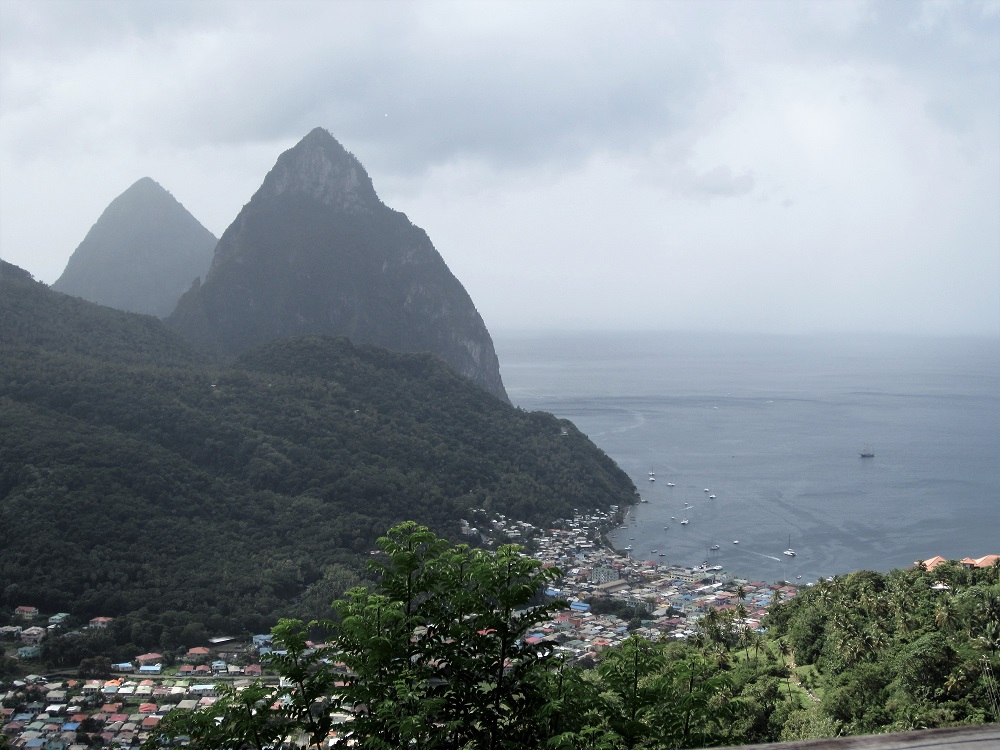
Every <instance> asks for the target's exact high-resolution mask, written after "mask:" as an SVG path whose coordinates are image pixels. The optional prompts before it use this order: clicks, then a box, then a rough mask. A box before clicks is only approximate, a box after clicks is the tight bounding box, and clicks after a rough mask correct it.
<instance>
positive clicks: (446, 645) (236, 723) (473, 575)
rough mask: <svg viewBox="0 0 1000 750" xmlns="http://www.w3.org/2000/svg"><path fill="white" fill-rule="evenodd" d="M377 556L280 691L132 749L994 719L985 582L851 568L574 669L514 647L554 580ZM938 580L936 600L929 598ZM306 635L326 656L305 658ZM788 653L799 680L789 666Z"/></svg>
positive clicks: (728, 737)
mask: <svg viewBox="0 0 1000 750" xmlns="http://www.w3.org/2000/svg"><path fill="white" fill-rule="evenodd" d="M379 547H380V549H381V551H382V552H383V555H382V556H381V557H380V558H379V559H378V560H377V561H375V562H373V564H372V566H373V568H374V573H375V578H376V587H375V589H374V590H373V591H370V590H368V589H365V588H357V589H353V590H352V591H350V592H349V593H348V595H347V597H346V598H344V599H342V600H339V601H337V602H335V604H334V610H335V615H336V616H335V618H334V619H331V620H325V621H322V622H312V623H310V624H309V625H306V624H304V623H302V622H301V621H292V620H288V621H284V622H282V624H281V625H280V626H279V627H278V628H276V629H275V635H276V638H277V640H279V641H280V642H281V643H282V644H284V646H285V647H286V648H287V654H286V655H283V656H281V657H279V658H278V659H277V660H276V661H275V662H273V664H272V666H273V668H275V669H276V671H277V672H278V673H279V674H280V675H281V676H283V677H284V678H285V679H284V680H283V682H282V685H281V686H273V685H272V686H268V685H266V684H264V683H262V682H258V683H255V684H254V685H252V686H251V687H250V688H249V689H247V690H244V691H234V690H231V689H230V690H227V691H226V693H225V694H224V696H223V698H222V699H221V700H220V701H219V702H218V703H216V704H215V705H214V706H212V707H210V708H208V709H205V710H200V711H197V712H194V713H184V712H178V713H174V714H172V715H171V716H170V717H169V718H168V719H167V721H166V722H165V723H164V724H162V725H161V728H160V731H161V734H160V735H159V736H158V737H155V738H153V739H152V740H151V741H150V742H149V743H148V744H149V746H150V747H152V746H153V745H154V744H155V743H158V742H159V743H162V742H164V741H166V739H168V738H170V737H176V736H178V735H187V736H189V737H190V738H191V739H192V740H193V741H194V744H195V745H196V746H198V747H202V748H206V749H207V750H211V749H212V748H220V749H221V748H257V749H258V750H263V748H264V747H266V746H273V745H274V744H275V743H276V742H278V741H280V740H283V739H289V738H290V739H292V740H294V741H295V743H296V744H297V745H309V746H318V745H319V744H320V743H321V742H323V741H324V740H325V739H326V738H327V737H328V736H329V735H330V734H331V733H336V734H338V735H339V736H341V737H342V736H344V735H346V734H348V733H349V734H350V736H351V738H352V739H353V740H354V741H355V742H356V743H357V746H359V747H364V748H378V749H379V750H384V749H386V748H398V747H419V748H466V749H471V748H491V749H492V748H510V749H514V748H541V747H549V748H574V749H576V748H582V749H586V748H593V749H594V750H597V749H598V748H600V749H601V750H626V749H629V750H668V749H670V748H682V747H706V746H712V745H724V744H746V743H761V742H770V741H778V740H793V739H810V738H819V737H827V736H835V735H841V734H874V733H880V732H886V731H894V730H903V729H916V728H922V727H937V726H947V725H954V724H979V723H984V722H990V721H996V720H997V718H998V717H997V715H996V707H995V705H994V704H993V702H992V699H991V697H990V695H989V694H988V693H989V691H990V686H989V684H988V682H989V678H988V677H987V676H986V674H985V671H984V670H985V669H986V665H988V664H990V663H991V662H992V663H994V664H995V663H996V661H997V656H998V653H997V652H998V647H1000V644H998V643H997V639H996V637H995V634H996V623H997V622H998V621H1000V619H998V615H1000V612H998V609H997V608H998V604H1000V597H998V596H997V594H998V593H1000V583H998V580H997V576H998V573H1000V566H997V567H995V568H992V569H989V570H982V571H967V570H964V569H962V568H960V567H958V566H951V567H947V568H939V569H938V570H936V571H935V574H934V575H933V576H932V575H930V574H928V573H927V572H925V571H921V570H911V571H893V572H892V573H889V574H880V573H871V572H868V571H862V572H859V573H855V574H852V575H849V576H846V577H844V578H841V579H835V580H833V581H827V582H824V583H823V584H821V585H819V586H817V587H815V588H812V589H809V590H807V591H806V592H804V593H803V594H802V595H800V596H799V597H796V598H795V599H793V600H791V601H789V602H787V603H784V604H782V603H780V602H777V601H776V602H775V603H774V604H773V605H772V607H771V609H770V613H769V616H768V619H769V624H770V626H771V630H770V632H768V633H766V634H764V633H762V632H759V631H757V630H753V629H751V628H749V627H748V626H747V620H746V611H745V610H744V609H743V603H742V601H740V604H739V605H738V606H737V607H735V608H733V609H731V610H727V611H717V610H712V611H710V612H709V613H708V614H707V615H705V616H704V617H703V618H702V619H701V620H700V621H699V633H698V635H697V636H696V637H694V638H691V639H689V640H688V641H686V642H681V643H667V642H661V643H652V642H649V641H647V640H644V639H642V638H640V637H637V636H631V637H629V638H628V639H626V640H625V641H624V643H623V644H622V645H621V646H619V647H616V648H611V649H607V650H605V651H604V652H603V653H601V654H600V656H599V657H598V661H597V664H596V665H595V666H594V667H593V668H583V667H582V666H577V665H570V664H569V663H567V662H565V661H563V660H562V659H561V658H560V657H559V656H558V653H557V651H556V650H555V649H554V643H553V642H549V641H544V640H543V641H540V642H538V641H534V640H532V639H529V638H527V637H526V636H528V635H529V634H530V633H531V631H532V629H533V628H536V627H537V626H538V625H539V624H540V623H542V622H543V621H544V619H545V618H546V616H547V615H548V614H550V613H551V611H552V609H553V608H554V607H555V606H557V603H550V604H548V605H542V606H534V607H532V606H528V605H530V603H531V602H532V601H533V597H534V596H535V595H537V594H538V592H539V591H540V590H541V589H542V588H543V587H545V586H546V585H547V584H548V581H550V580H552V579H553V578H554V577H556V576H557V575H558V574H557V572H556V571H555V570H554V569H551V568H550V569H543V568H541V567H540V564H539V563H537V562H535V561H532V560H530V559H529V558H526V557H522V556H521V555H520V552H519V549H518V548H516V547H504V548H502V549H500V550H499V551H498V552H497V553H495V554H492V553H489V552H483V551H480V550H470V549H468V548H466V547H461V546H459V547H452V546H450V545H448V544H447V543H445V542H444V541H442V540H441V539H439V538H437V537H436V536H435V535H433V534H431V533H430V532H429V531H428V530H427V529H426V528H424V527H418V526H417V525H415V524H412V523H409V524H405V525H403V526H400V527H397V528H395V529H392V530H391V531H390V532H389V533H388V535H387V536H386V537H384V538H382V539H380V541H379ZM941 578H944V579H945V580H947V581H948V584H947V585H948V586H949V587H950V588H949V589H947V590H944V589H942V588H941V587H940V586H939V587H938V589H934V588H932V584H933V582H934V581H935V580H937V579H941ZM942 592H944V593H942ZM738 595H739V592H738ZM817 623H819V625H817ZM317 628H322V629H323V630H324V631H325V634H326V635H328V636H329V637H330V640H328V641H327V642H326V643H325V644H323V645H321V646H318V647H316V648H310V647H309V644H308V643H307V640H306V639H307V637H308V635H309V633H310V631H311V630H312V631H313V632H315V630H316V629H317ZM817 644H818V649H814V647H815V646H817ZM805 653H811V654H813V655H814V657H815V664H813V663H810V664H809V665H805V666H803V665H802V664H799V665H795V663H794V661H793V659H796V658H799V655H801V654H805ZM817 665H819V666H820V667H821V668H820V669H819V671H815V666H817ZM804 670H812V671H811V675H812V676H811V677H808V678H807V677H806V676H805V675H806V674H807V673H806V672H805V671H804ZM993 689H994V690H995V686H994V688H993ZM268 707H270V709H269V708H268ZM338 712H339V719H340V721H337V720H335V717H337V716H338Z"/></svg>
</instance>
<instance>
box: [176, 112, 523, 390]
mask: <svg viewBox="0 0 1000 750" xmlns="http://www.w3.org/2000/svg"><path fill="white" fill-rule="evenodd" d="M167 323H168V325H170V326H171V327H173V328H174V329H175V330H178V331H180V332H181V333H183V334H185V335H187V336H189V337H192V338H195V339H198V340H201V341H203V342H205V343H209V344H211V345H213V346H215V347H216V348H219V349H220V350H222V351H225V352H229V353H238V352H241V351H244V350H246V349H248V348H250V347H252V346H255V345H257V344H260V343H263V342H266V341H269V340H272V339H276V338H280V337H285V336H294V335H301V334H326V335H331V336H346V337H348V338H349V339H351V341H353V342H355V343H366V344H373V345H375V346H380V347H384V348H386V349H392V350H395V351H404V352H419V351H425V352H431V353H433V354H436V355H437V356H439V357H440V358H441V359H443V360H444V361H445V362H447V363H448V364H449V365H450V366H451V367H452V369H454V370H456V371H457V372H459V373H461V374H462V375H464V376H466V377H468V378H470V379H471V380H473V381H474V382H476V383H478V384H479V385H480V386H482V387H483V388H484V389H486V390H487V391H489V392H490V393H493V394H494V395H496V396H497V397H498V398H501V399H502V400H505V401H506V400H507V395H506V392H505V391H504V388H503V383H502V381H501V379H500V366H499V362H498V361H497V356H496V352H495V350H494V348H493V341H492V339H491V338H490V335H489V332H488V331H487V330H486V326H485V324H484V323H483V320H482V318H481V317H480V315H479V313H478V312H477V311H476V308H475V306H474V305H473V303H472V300H471V299H470V298H469V295H468V294H467V293H466V291H465V289H464V288H463V287H462V285H461V283H459V281H458V279H456V278H455V276H454V275H453V274H452V273H451V271H450V270H449V269H448V267H447V265H445V262H444V260H443V259H442V258H441V256H440V255H439V254H438V252H437V251H436V250H435V249H434V246H433V245H432V244H431V241H430V239H429V238H428V237H427V234H426V233H425V232H424V231H423V230H422V229H420V228H419V227H416V226H414V225H413V224H411V223H410V221H409V220H408V219H407V217H406V216H405V215H404V214H402V213H400V212H398V211H394V210H392V209H390V208H388V207H387V206H385V205H384V204H383V203H382V201H381V200H379V198H378V195H377V194H376V193H375V188H374V186H373V185H372V182H371V179H370V178H369V176H368V174H367V173H366V172H365V170H364V167H362V166H361V163H360V162H359V161H358V160H357V159H356V158H355V157H354V156H353V155H351V154H350V153H348V152H347V151H346V150H345V149H344V148H343V147H342V146H341V145H340V144H339V143H338V142H337V141H336V140H335V139H334V138H333V136H331V135H330V134H329V133H328V132H326V131H325V130H322V129H320V128H317V129H315V130H313V131H312V132H311V133H309V134H308V135H307V136H306V137H305V138H303V139H302V140H301V141H300V142H299V143H298V144H297V145H296V146H294V147H293V148H291V149H290V150H288V151H286V152H285V153H284V154H282V155H281V156H280V157H279V158H278V161H277V163H276V164H275V165H274V167H273V168H272V169H271V171H270V172H269V173H268V175H267V177H266V178H265V179H264V183H263V184H262V185H261V187H260V189H258V190H257V192H256V193H255V194H254V196H253V198H252V199H251V200H250V202H249V203H247V204H246V205H245V206H244V207H243V210H242V211H240V213H239V215H238V216H237V217H236V220H235V221H234V222H233V223H232V224H231V225H230V226H229V228H228V229H227V230H226V231H225V233H224V234H223V235H222V239H220V240H219V244H218V246H217V247H216V251H215V258H214V259H213V261H212V266H211V269H210V270H209V272H208V275H207V276H206V278H205V281H204V283H203V284H196V285H195V286H194V287H192V288H191V289H190V290H189V291H188V292H187V293H186V294H185V295H184V297H183V298H182V299H181V300H180V303H179V304H178V305H177V309H176V310H175V311H174V313H173V314H172V315H171V316H170V317H169V318H168V320H167Z"/></svg>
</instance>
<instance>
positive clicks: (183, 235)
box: [52, 177, 217, 318]
mask: <svg viewBox="0 0 1000 750" xmlns="http://www.w3.org/2000/svg"><path fill="white" fill-rule="evenodd" d="M216 242H217V240H216V238H215V236H214V235H213V234H212V233H211V232H209V231H208V230H207V229H205V227H203V226H202V225H201V223H199V222H198V220H197V219H195V218H194V216H192V215H191V214H190V213H189V212H188V210H187V209H186V208H184V206H182V205H181V204H180V202H179V201H177V199H176V198H174V197H173V196H172V195H171V194H170V193H169V192H168V191H167V190H166V189H164V188H163V187H162V186H161V185H160V184H159V183H157V182H156V181H155V180H153V179H152V178H150V177H143V178H141V179H139V180H137V181H136V182H135V183H133V184H132V185H131V186H130V187H129V188H128V189H127V190H125V192H123V193H122V194H121V195H119V196H118V197H117V198H115V199H114V200H113V201H111V203H110V204H108V207H107V208H105V209H104V211H103V213H102V214H101V216H100V217H99V218H98V219H97V222H96V223H95V224H94V226H93V227H91V228H90V231H89V232H87V235H86V236H85V237H84V239H83V242H81V243H80V245H79V246H78V247H77V248H76V250H75V251H74V252H73V254H72V255H71V256H70V259H69V262H68V263H67V264H66V268H65V269H64V270H63V272H62V275H61V276H60V277H59V278H58V279H57V280H56V282H55V283H54V284H53V285H52V288H53V289H55V290H56V291H59V292H64V293H66V294H71V295H74V296H76V297H82V298H83V299H86V300H88V301H90V302H96V303H98V304H100V305H106V306H108V307H114V308H117V309H119V310H127V311H129V312H139V313H146V314H148V315H155V316H157V317H161V318H162V317H165V316H166V315H168V314H169V313H170V311H171V310H173V309H174V307H175V306H176V305H177V300H178V299H180V296H181V295H182V294H183V293H184V291H185V290H186V289H187V288H188V287H189V286H190V285H191V281H192V280H193V279H196V278H198V277H199V276H202V275H203V274H205V272H206V271H207V270H208V267H209V264H210V263H211V260H212V251H213V249H214V248H215V244H216Z"/></svg>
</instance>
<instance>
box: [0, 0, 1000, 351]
mask: <svg viewBox="0 0 1000 750" xmlns="http://www.w3.org/2000/svg"><path fill="white" fill-rule="evenodd" d="M0 34H2V38H0V214H2V217H3V220H2V221H0V254H2V255H3V257H4V258H6V259H9V260H12V261H13V262H18V263H19V264H20V265H23V266H25V267H27V268H28V269H29V270H32V271H33V272H35V273H36V274H37V275H39V276H40V277H41V278H43V279H44V280H47V281H52V280H54V278H55V277H56V276H58V274H59V272H61V270H62V267H63V266H64V265H65V262H66V259H67V258H68V256H69V254H70V253H71V252H72V250H73V248H74V247H75V246H76V244H78V243H79V241H80V240H81V239H82V237H83V235H84V234H85V232H86V230H87V229H88V228H89V226H90V224H91V223H92V222H93V221H94V220H95V219H96V217H97V216H98V215H99V214H100V211H101V210H102V209H103V208H104V206H106V205H107V203H108V202H109V201H110V200H111V199H112V198H113V197H114V196H115V195H117V194H118V193H120V192H121V191H122V190H123V189H124V188H125V187H127V186H128V185H129V184H131V183H132V182H133V181H134V180H135V179H137V178H138V177H141V176H143V175H144V174H149V175H150V176H152V177H154V178H155V179H157V181H159V182H161V184H163V185H165V186H166V187H167V188H168V189H170V190H171V191H172V192H173V193H174V194H175V196H177V197H178V199H179V200H181V202H182V203H184V204H185V205H186V206H187V207H188V208H189V209H190V210H191V211H192V212H193V213H194V214H195V215H196V216H198V217H199V218H200V219H201V220H202V221H203V222H204V223H205V224H206V225H207V226H208V227H209V228H210V229H211V230H212V231H214V232H216V233H217V234H218V233H221V232H222V230H223V229H224V228H225V226H226V224H227V223H228V221H230V220H231V219H232V217H234V216H235V214H236V212H237V211H238V209H239V207H240V206H241V205H242V203H244V202H245V201H246V200H247V199H248V198H249V196H250V195H251V194H252V192H253V190H254V189H255V188H256V187H257V185H259V183H260V181H261V180H262V179H263V175H264V174H265V173H266V171H267V170H268V169H269V168H270V166H271V164H273V162H274V159H275V158H276V157H277V155H278V153H280V151H282V150H284V149H285V148H288V147H289V146H291V145H292V144H293V143H294V142H295V141H297V140H298V139H299V138H301V137H302V135H304V134H305V133H306V132H308V131H309V130H310V129H311V128H313V127H315V126H316V125H322V126H324V127H326V128H328V129H329V130H330V131H331V132H332V133H333V134H334V136H335V137H337V138H338V140H340V141H341V142H342V143H343V144H344V145H345V146H346V147H347V148H348V149H349V150H351V151H352V152H354V153H355V154H356V155H357V156H358V157H359V158H360V159H361V161H362V162H363V163H364V164H365V166H366V167H367V168H368V169H369V170H370V171H371V172H372V175H373V178H374V180H375V185H376V188H377V189H378V190H379V192H380V194H381V195H382V197H383V198H384V199H385V200H386V201H387V202H388V203H389V204H390V205H393V206H394V207H397V208H400V209H401V210H405V211H406V212H407V213H408V215H409V216H410V218H411V219H412V220H413V221H414V222H415V223H417V224H419V225H421V226H423V227H425V228H426V229H427V230H428V232H429V234H430V236H431V238H432V239H433V240H434V242H435V244H436V245H437V246H438V247H439V249H441V251H442V253H443V254H444V255H445V258H446V260H448V262H449V264H450V265H452V267H453V268H454V269H455V270H456V273H457V275H458V276H459V278H460V279H462V281H463V282H464V283H465V284H466V286H467V288H469V291H470V293H471V294H472V296H473V298H474V299H475V300H476V302H477V304H478V305H479V307H480V310H481V311H482V312H483V314H484V317H486V319H487V323H488V324H490V325H500V326H515V325H517V326H520V325H534V326H537V325H563V326H566V325H576V326H588V325H602V326H621V327H634V326H640V327H668V328H669V327H714V328H718V327H722V328H726V327H730V328H740V327H751V328H756V329H766V330H790V329H793V328H794V329H810V328H817V329H848V330H850V329H873V328H874V329H877V328H879V327H884V328H886V329H891V330H910V331H924V332H929V333H948V332H971V333H988V334H990V335H998V334H1000V217H998V209H997V205H1000V176H998V175H1000V143H998V140H1000V139H998V137H997V132H998V131H1000V58H998V54H1000V53H998V49H1000V10H998V6H997V3H986V2H984V3H974V2H969V3H961V4H952V3H945V4H941V3H936V2H922V3H920V2H913V3H898V2H891V1H888V2H864V1H859V2H846V1H845V2H837V3H812V2H766V1H765V0H756V1H751V2H745V3H735V2H675V3H653V2H639V1H636V2H625V3H610V2H582V3H581V2H555V1H551V2H500V1H499V0H498V1H496V2H476V3H464V2H389V1H388V0H386V1H384V2H334V3H328V2H284V3H278V2H269V1H268V0H258V1H257V2H235V1H234V2H228V1H227V2H178V1H175V0H170V1H169V2H148V1H147V2H130V3H122V2H99V1H96V0H92V1H91V2H87V3H63V2H46V0H30V1H20V0H2V2H0ZM53 212H56V213H58V215H59V217H60V218H59V221H53V220H52V218H51V216H52V213H53ZM595 269H597V270H595ZM859 269H864V271H859ZM942 276H947V277H948V279H949V284H948V285H947V286H944V285H939V284H936V283H935V281H936V280H937V279H939V278H942ZM666 278H669V279H671V286H670V292H669V294H668V293H666V292H665V290H664V287H663V286H662V285H661V284H660V283H659V280H661V279H666ZM779 278H780V280H779ZM720 293H721V294H720ZM514 297H520V298H521V299H522V301H520V302H518V303H517V304H512V302H511V300H512V299H513V298H514ZM524 299H527V300H528V301H527V302H525V301H524ZM890 307H891V309H890Z"/></svg>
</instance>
